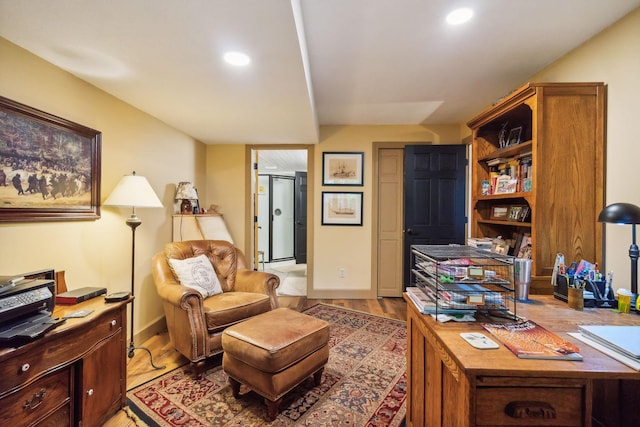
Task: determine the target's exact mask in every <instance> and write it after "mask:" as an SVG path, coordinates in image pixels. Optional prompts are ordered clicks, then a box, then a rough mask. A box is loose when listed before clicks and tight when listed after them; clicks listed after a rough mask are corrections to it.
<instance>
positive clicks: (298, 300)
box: [104, 296, 407, 427]
mask: <svg viewBox="0 0 640 427" xmlns="http://www.w3.org/2000/svg"><path fill="white" fill-rule="evenodd" d="M278 302H279V304H280V307H291V308H293V309H296V310H298V311H302V310H304V309H306V308H308V307H312V306H314V305H316V304H318V303H321V302H322V303H326V304H333V305H337V306H340V307H345V308H349V309H352V310H358V311H364V312H367V313H371V314H375V315H378V316H384V317H390V318H393V319H399V320H406V319H407V306H406V303H405V302H404V300H403V299H402V298H378V299H366V300H337V299H323V300H319V299H307V297H286V296H280V297H278ZM142 345H143V346H145V347H147V348H148V349H149V350H150V351H151V353H152V354H153V363H154V364H155V365H156V366H165V368H164V369H162V370H156V369H154V368H153V367H152V366H151V364H150V363H149V354H148V353H147V352H146V351H144V350H136V351H135V356H134V357H133V358H132V359H127V363H128V364H127V389H131V388H134V387H136V386H138V385H140V384H143V383H145V382H147V381H149V380H151V379H153V378H155V377H157V376H160V375H162V374H164V373H165V372H169V371H171V370H172V369H174V368H177V367H178V366H182V365H184V364H186V363H188V360H187V359H186V358H185V357H184V356H182V355H181V354H179V353H178V352H177V351H176V350H175V349H174V348H173V346H172V345H171V342H170V341H169V335H168V334H167V333H166V332H165V333H162V334H158V335H155V336H153V337H151V338H150V339H149V340H147V341H146V342H145V343H143V344H142ZM213 363H216V362H215V361H214V362H213ZM218 363H219V361H218ZM135 425H136V423H135V422H134V420H132V419H131V418H129V417H128V416H127V414H126V412H124V411H120V412H118V413H116V414H115V415H114V416H113V417H111V419H109V420H108V421H107V422H106V423H105V424H104V426H105V427H132V426H135Z"/></svg>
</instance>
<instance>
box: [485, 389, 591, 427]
mask: <svg viewBox="0 0 640 427" xmlns="http://www.w3.org/2000/svg"><path fill="white" fill-rule="evenodd" d="M476 392H477V394H476V396H477V398H476V425H478V426H558V425H562V426H581V425H583V421H584V413H583V408H584V405H585V402H584V388H583V387H580V386H577V387H530V386H523V387H479V388H477V389H476Z"/></svg>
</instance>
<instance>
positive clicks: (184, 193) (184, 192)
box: [176, 182, 198, 200]
mask: <svg viewBox="0 0 640 427" xmlns="http://www.w3.org/2000/svg"><path fill="white" fill-rule="evenodd" d="M184 199H187V200H198V192H197V191H196V189H195V188H194V187H193V184H192V183H190V182H179V183H178V188H177V189H176V200H184Z"/></svg>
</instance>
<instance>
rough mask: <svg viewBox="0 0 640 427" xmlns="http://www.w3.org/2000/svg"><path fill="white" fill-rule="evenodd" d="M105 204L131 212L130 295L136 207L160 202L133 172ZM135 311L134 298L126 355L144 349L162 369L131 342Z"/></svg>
mask: <svg viewBox="0 0 640 427" xmlns="http://www.w3.org/2000/svg"><path fill="white" fill-rule="evenodd" d="M104 205H105V206H123V207H131V208H132V209H133V212H132V213H131V216H130V217H129V218H127V221H126V224H127V225H128V226H129V227H131V296H134V290H135V287H134V283H135V282H134V279H135V259H136V227H138V226H139V225H140V224H142V220H141V219H140V218H139V217H138V215H136V208H161V207H162V203H161V202H160V199H158V196H156V193H154V191H153V188H151V185H149V181H147V179H146V178H145V177H143V176H138V175H136V173H135V172H133V173H132V174H131V175H125V176H123V177H122V179H121V180H120V182H118V185H116V188H114V189H113V191H112V192H111V194H110V195H109V197H108V198H107V200H105V202H104ZM134 311H135V300H134V302H132V303H131V341H130V343H129V350H128V356H129V358H130V359H131V358H132V357H133V354H134V351H135V350H136V349H140V350H145V351H146V352H147V353H149V359H150V361H151V366H153V367H154V368H155V369H164V368H165V367H164V366H156V365H155V364H154V363H153V355H152V354H151V351H150V350H149V349H148V348H146V347H136V346H135V345H134V343H133V323H134V322H133V321H134Z"/></svg>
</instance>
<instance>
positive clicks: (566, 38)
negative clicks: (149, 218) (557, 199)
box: [0, 0, 640, 144]
mask: <svg viewBox="0 0 640 427" xmlns="http://www.w3.org/2000/svg"><path fill="white" fill-rule="evenodd" d="M456 6H467V7H471V8H473V9H474V10H475V15H474V17H473V19H472V20H471V21H470V22H469V23H468V24H466V25H463V26H457V27H451V26H448V25H447V24H446V23H445V22H444V18H445V16H446V14H447V13H448V12H449V11H450V10H452V9H453V8H454V7H456ZM638 6H640V0H606V1H604V0H536V1H525V0H109V1H105V0H83V1H78V0H28V1H18V0H0V36H2V37H4V38H6V39H8V40H9V41H11V42H13V43H15V44H17V45H19V46H21V47H23V48H25V49H27V50H29V51H31V52H33V53H34V54H36V55H38V56H40V57H42V58H44V59H45V60H47V61H49V62H51V63H53V64H55V65H57V66H59V67H61V68H63V69H65V70H68V71H69V72H71V73H73V74H75V75H76V76H78V77H80V78H81V79H84V80H86V81H88V82H90V83H91V84H93V85H95V86H97V87H99V88H101V89H103V90H105V91H106V92H108V93H111V94H113V95H114V96H116V97H118V98H120V99H122V100H124V101H126V102H128V103H129V104H131V105H133V106H135V107H137V108H139V109H141V110H143V111H146V112H147V113H149V114H151V115H153V116H155V117H157V118H159V119H160V120H162V121H164V122H166V123H168V124H169V125H171V126H173V127H175V128H177V129H179V130H181V131H182V132H184V133H186V134H188V135H191V136H193V137H194V138H197V139H198V140H200V141H202V142H204V143H207V144H211V143H249V144H271V143H277V144H282V143H317V142H318V133H319V132H318V126H319V125H324V124H338V125H339V124H450V123H463V122H465V121H466V120H468V119H470V118H471V117H472V116H474V115H475V114H477V113H478V112H480V111H481V110H482V109H484V108H486V107H487V106H488V105H490V104H491V103H492V102H493V101H494V100H495V99H497V98H499V97H501V96H502V95H504V94H506V93H507V92H509V91H511V90H513V89H515V88H516V87H517V86H519V85H520V84H521V83H522V82H523V81H526V79H528V78H530V76H531V75H533V74H534V73H535V72H537V71H539V70H540V69H542V68H543V67H545V66H546V65H548V64H550V63H551V62H553V61H554V60H556V59H557V58H559V57H561V56H562V55H564V54H565V53H567V52H568V51H570V50H572V49H573V48H575V47H577V46H578V45H580V44H581V43H583V42H584V41H586V40H587V39H589V38H590V37H592V36H593V35H595V34H597V33H598V32H600V31H601V30H603V29H604V28H606V27H607V26H609V25H611V24H612V23H614V22H615V21H616V20H618V19H619V18H621V17H622V16H624V15H625V14H627V13H628V12H630V11H631V10H633V9H635V8H636V7H638ZM227 50H241V51H244V52H246V53H247V54H248V55H250V56H251V58H252V62H251V64H250V65H249V66H248V67H246V68H242V69H234V68H232V67H230V66H228V65H226V64H225V63H223V61H222V59H221V56H222V54H223V53H224V52H226V51H227ZM0 60H1V58H0ZM16 101H20V100H19V99H18V100H16Z"/></svg>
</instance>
